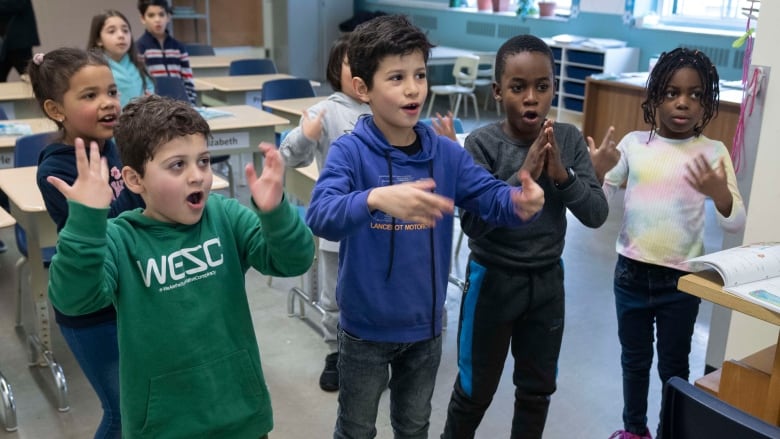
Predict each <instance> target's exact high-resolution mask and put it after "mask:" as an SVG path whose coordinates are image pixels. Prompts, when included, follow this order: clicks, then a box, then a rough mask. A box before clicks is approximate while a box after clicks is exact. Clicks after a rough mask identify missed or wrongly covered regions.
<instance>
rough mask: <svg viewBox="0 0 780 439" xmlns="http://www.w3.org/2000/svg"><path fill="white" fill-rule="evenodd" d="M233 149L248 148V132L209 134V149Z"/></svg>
mask: <svg viewBox="0 0 780 439" xmlns="http://www.w3.org/2000/svg"><path fill="white" fill-rule="evenodd" d="M235 148H249V132H247V131H243V132H237V133H213V132H212V133H211V140H209V149H211V150H220V149H235Z"/></svg>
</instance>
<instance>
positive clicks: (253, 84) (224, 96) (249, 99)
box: [193, 73, 320, 107]
mask: <svg viewBox="0 0 780 439" xmlns="http://www.w3.org/2000/svg"><path fill="white" fill-rule="evenodd" d="M284 78H294V76H291V75H288V74H285V73H274V74H270V75H242V76H214V77H211V78H195V79H193V82H195V86H196V87H201V88H204V87H209V88H210V90H205V91H203V92H202V94H203V96H204V97H206V96H208V97H209V98H212V99H215V100H217V101H220V102H223V103H225V104H226V105H239V104H247V105H254V106H257V107H259V106H260V101H261V91H262V89H263V83H265V82H266V81H271V80H274V79H284ZM311 84H312V86H313V87H319V86H320V83H319V82H317V81H311Z"/></svg>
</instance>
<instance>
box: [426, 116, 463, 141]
mask: <svg viewBox="0 0 780 439" xmlns="http://www.w3.org/2000/svg"><path fill="white" fill-rule="evenodd" d="M431 125H433V131H434V132H435V133H436V134H438V135H440V136H447V137H449V138H450V139H452V140H454V141H456V142H457V141H458V137H457V136H456V135H455V123H454V121H453V117H452V111H448V112H447V115H446V116H442V115H441V114H440V113H438V112H437V113H436V118H435V119H432V120H431Z"/></svg>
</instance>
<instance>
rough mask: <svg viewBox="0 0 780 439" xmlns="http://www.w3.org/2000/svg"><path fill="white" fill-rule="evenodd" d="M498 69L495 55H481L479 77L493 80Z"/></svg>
mask: <svg viewBox="0 0 780 439" xmlns="http://www.w3.org/2000/svg"><path fill="white" fill-rule="evenodd" d="M495 68H496V54H495V53H487V52H485V53H480V54H479V67H478V68H477V77H479V78H487V79H491V80H492V79H493V76H494V70H495Z"/></svg>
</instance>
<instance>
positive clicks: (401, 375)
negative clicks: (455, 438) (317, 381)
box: [333, 329, 441, 439]
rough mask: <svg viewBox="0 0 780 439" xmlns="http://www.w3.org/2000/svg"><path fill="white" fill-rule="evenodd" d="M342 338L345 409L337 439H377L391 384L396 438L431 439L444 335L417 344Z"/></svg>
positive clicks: (341, 383)
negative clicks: (378, 421)
mask: <svg viewBox="0 0 780 439" xmlns="http://www.w3.org/2000/svg"><path fill="white" fill-rule="evenodd" d="M338 337H339V362H338V369H339V409H338V418H337V419H336V431H335V432H334V433H333V437H334V439H367V438H373V437H375V436H376V414H377V409H378V406H379V398H380V397H381V396H382V392H383V391H384V389H386V388H387V386H388V382H387V380H388V378H390V423H391V424H392V426H393V432H394V436H395V438H404V439H407V438H408V439H417V438H420V439H425V438H427V437H428V427H429V426H430V417H431V397H432V396H433V387H434V385H435V383H436V371H437V370H438V369H439V361H440V360H441V335H439V336H437V337H435V338H432V339H429V340H423V341H419V342H415V343H385V342H373V341H367V340H361V339H359V338H356V337H353V336H352V335H350V334H347V333H346V332H344V330H343V329H339V335H338ZM391 369H392V377H390V370H391Z"/></svg>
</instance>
